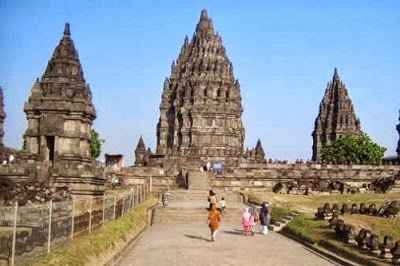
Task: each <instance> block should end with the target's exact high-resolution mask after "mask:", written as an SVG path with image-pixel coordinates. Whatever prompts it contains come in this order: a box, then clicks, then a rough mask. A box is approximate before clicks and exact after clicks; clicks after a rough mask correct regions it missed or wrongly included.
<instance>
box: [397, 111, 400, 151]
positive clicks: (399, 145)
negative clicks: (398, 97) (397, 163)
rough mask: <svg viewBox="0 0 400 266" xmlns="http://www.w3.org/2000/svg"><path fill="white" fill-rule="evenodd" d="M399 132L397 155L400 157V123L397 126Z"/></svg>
mask: <svg viewBox="0 0 400 266" xmlns="http://www.w3.org/2000/svg"><path fill="white" fill-rule="evenodd" d="M399 121H400V111H399ZM396 129H397V132H399V142H398V143H397V149H396V152H397V156H398V157H400V123H399V124H398V125H397V126H396Z"/></svg>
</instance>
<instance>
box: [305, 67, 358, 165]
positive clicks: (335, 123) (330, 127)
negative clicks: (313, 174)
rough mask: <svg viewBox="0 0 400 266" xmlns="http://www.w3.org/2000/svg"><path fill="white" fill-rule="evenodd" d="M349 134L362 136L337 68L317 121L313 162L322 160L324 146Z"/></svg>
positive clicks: (327, 89)
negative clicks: (321, 151)
mask: <svg viewBox="0 0 400 266" xmlns="http://www.w3.org/2000/svg"><path fill="white" fill-rule="evenodd" d="M347 133H352V134H355V135H361V134H362V131H361V126H360V120H359V119H358V118H357V117H356V114H355V111H354V108H353V104H352V103H351V100H350V96H349V94H348V92H347V89H346V87H345V85H344V84H343V83H342V81H341V80H340V78H339V74H338V71H337V69H336V68H335V71H334V74H333V78H332V81H331V82H329V83H328V86H327V88H326V91H325V95H324V98H323V99H322V102H321V104H320V106H319V113H318V116H317V118H316V119H315V128H314V132H313V133H312V137H313V148H312V149H313V155H312V160H314V161H315V160H318V159H319V158H320V150H321V148H322V147H323V146H324V145H326V144H329V143H331V142H332V141H334V140H335V139H337V138H338V137H340V136H342V135H344V134H347Z"/></svg>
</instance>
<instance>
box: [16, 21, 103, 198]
mask: <svg viewBox="0 0 400 266" xmlns="http://www.w3.org/2000/svg"><path fill="white" fill-rule="evenodd" d="M24 112H25V113H26V116H27V120H28V128H27V130H26V131H25V135H24V137H25V143H26V148H25V150H24V154H23V156H22V159H23V160H24V161H25V162H27V163H28V164H35V166H36V176H35V178H36V179H37V180H39V181H50V185H51V186H53V187H65V186H66V187H69V189H70V190H71V191H73V193H77V194H100V193H102V190H103V188H102V187H103V184H102V183H104V182H102V181H101V180H100V179H99V178H96V177H95V176H94V172H95V171H94V168H93V165H92V162H91V158H90V142H91V135H90V134H91V132H90V130H91V125H92V123H93V120H94V119H95V118H96V111H95V109H94V106H93V104H92V94H91V91H90V88H89V85H88V84H86V81H85V79H84V77H83V71H82V66H81V64H80V61H79V57H78V52H77V50H76V49H75V46H74V43H73V40H72V39H71V32H70V27H69V24H68V23H66V24H65V28H64V34H63V37H62V38H61V40H60V42H59V44H58V45H57V47H56V48H55V50H54V52H53V55H52V57H51V59H50V60H49V62H48V65H47V68H46V70H45V72H44V74H43V76H42V77H41V79H40V80H39V79H37V80H36V82H35V84H34V85H33V87H32V90H31V95H30V97H29V99H28V102H26V103H25V106H24Z"/></svg>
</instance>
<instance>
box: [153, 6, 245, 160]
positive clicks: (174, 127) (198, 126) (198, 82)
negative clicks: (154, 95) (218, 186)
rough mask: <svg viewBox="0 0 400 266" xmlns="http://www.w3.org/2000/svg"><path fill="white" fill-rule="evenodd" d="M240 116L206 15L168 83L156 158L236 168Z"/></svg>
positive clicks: (228, 67) (235, 88) (234, 85)
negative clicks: (160, 156) (189, 160)
mask: <svg viewBox="0 0 400 266" xmlns="http://www.w3.org/2000/svg"><path fill="white" fill-rule="evenodd" d="M242 112H243V107H242V99H241V95H240V85H239V82H238V80H235V78H234V75H233V67H232V63H231V62H230V61H229V59H228V57H227V55H226V51H225V47H224V46H223V45H222V40H221V37H220V36H219V35H218V34H217V33H215V31H214V28H213V24H212V21H211V19H210V18H209V17H208V14H207V11H206V10H202V12H201V16H200V21H199V22H198V24H197V27H196V30H195V32H194V34H193V37H192V39H191V40H190V41H189V39H188V37H186V38H185V40H184V43H183V45H182V48H181V52H180V54H179V56H178V59H177V60H176V62H173V63H172V66H171V75H170V77H169V78H166V79H165V81H164V87H163V93H162V99H161V104H160V119H159V122H158V124H157V149H156V154H159V155H160V154H165V155H166V156H168V157H169V158H170V160H175V163H177V162H178V161H179V162H187V159H188V158H191V159H193V158H195V159H196V160H198V161H199V162H202V163H205V162H207V161H211V162H217V161H218V162H220V163H223V164H225V165H236V164H237V162H238V159H239V157H240V156H241V155H242V154H243V142H244V138H245V130H244V127H243V123H242Z"/></svg>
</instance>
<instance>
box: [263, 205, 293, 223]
mask: <svg viewBox="0 0 400 266" xmlns="http://www.w3.org/2000/svg"><path fill="white" fill-rule="evenodd" d="M268 210H269V214H270V215H271V220H270V224H273V223H275V222H279V221H280V220H282V219H283V218H285V217H286V216H288V215H289V214H291V213H292V212H293V210H292V209H290V208H286V207H275V206H271V207H268Z"/></svg>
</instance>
